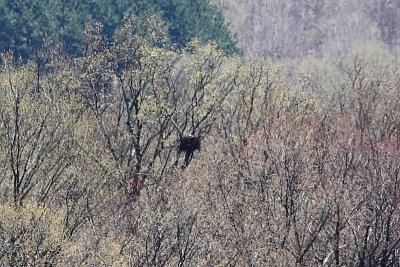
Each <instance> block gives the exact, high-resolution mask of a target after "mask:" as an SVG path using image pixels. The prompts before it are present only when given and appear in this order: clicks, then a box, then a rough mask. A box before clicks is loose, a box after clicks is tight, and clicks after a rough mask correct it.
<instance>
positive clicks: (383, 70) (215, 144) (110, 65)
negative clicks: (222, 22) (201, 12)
mask: <svg viewBox="0 0 400 267" xmlns="http://www.w3.org/2000/svg"><path fill="white" fill-rule="evenodd" d="M138 25H139V26H140V25H147V28H146V31H140V32H141V34H138V31H137V28H135V27H138ZM140 27H142V26H140ZM101 32H102V31H101V25H100V24H95V25H93V26H91V27H88V28H87V29H86V31H85V38H84V49H85V53H84V56H83V57H80V58H70V57H68V56H67V55H64V54H63V53H62V52H60V48H59V47H57V46H48V47H47V48H46V49H44V50H43V51H42V52H41V53H38V56H37V58H36V59H33V60H32V61H29V62H28V63H26V64H19V63H18V62H15V60H14V56H13V55H12V54H8V53H5V54H2V57H1V71H0V90H1V94H0V124H1V127H0V138H1V142H0V243H1V244H2V246H0V262H1V265H6V266H296V265H297V266H397V265H399V264H400V262H399V255H398V253H399V252H398V251H399V242H400V235H399V233H400V232H399V231H400V229H399V227H400V223H399V222H400V212H399V196H398V194H399V193H398V192H399V168H400V167H399V166H400V153H399V144H400V105H399V100H400V95H399V91H398V86H399V84H400V80H399V77H400V76H399V74H398V66H399V65H398V64H397V63H395V62H392V61H391V60H390V57H388V58H386V59H385V60H381V58H380V59H379V58H378V59H376V60H370V58H371V57H369V56H368V57H364V56H363V55H361V54H358V55H356V54H355V55H353V56H349V57H347V58H343V59H342V60H339V61H338V62H336V63H335V64H326V63H322V62H304V63H303V65H301V64H300V65H298V66H289V65H277V64H274V63H271V62H269V61H266V60H250V61H244V60H242V59H241V58H238V57H231V56H226V55H225V54H224V53H223V52H221V51H219V50H218V49H217V48H216V45H215V44H212V43H211V44H208V45H206V46H201V45H199V43H198V42H196V41H193V42H191V43H190V44H189V45H188V47H187V48H185V49H184V50H182V51H181V52H172V51H169V50H166V49H163V46H162V44H163V42H164V40H165V38H166V37H165V36H166V32H165V30H163V27H161V26H160V25H157V23H155V21H153V20H152V18H151V17H148V21H143V20H142V21H136V20H135V19H127V20H126V21H125V22H124V24H123V27H121V28H120V29H119V30H118V31H117V32H116V33H115V35H114V37H113V43H112V45H111V46H110V45H109V43H108V42H107V41H106V37H105V36H103V35H102V34H101ZM302 66H307V69H306V68H302ZM189 135H190V136H195V137H199V138H200V140H201V143H202V144H201V151H195V152H194V157H193V159H192V160H191V161H190V162H189V164H186V165H187V166H184V168H183V169H182V168H181V166H182V165H184V162H183V161H184V159H183V156H182V155H179V154H178V153H177V150H178V147H179V141H180V140H181V138H182V136H189ZM179 156H180V157H179ZM176 161H178V164H176Z"/></svg>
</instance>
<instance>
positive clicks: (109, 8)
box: [0, 0, 239, 58]
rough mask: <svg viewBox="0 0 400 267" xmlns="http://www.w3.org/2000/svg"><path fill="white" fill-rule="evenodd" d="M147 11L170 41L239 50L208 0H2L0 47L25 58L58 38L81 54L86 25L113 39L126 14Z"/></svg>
mask: <svg viewBox="0 0 400 267" xmlns="http://www.w3.org/2000/svg"><path fill="white" fill-rule="evenodd" d="M143 13H148V14H151V15H155V16H157V17H158V18H159V19H160V20H162V21H164V22H165V23H166V25H167V27H168V33H169V39H170V42H171V44H173V45H176V46H178V47H181V48H182V47H184V46H185V45H186V44H187V43H188V42H189V41H190V40H191V39H193V38H198V39H199V40H200V41H201V42H203V43H204V42H207V41H212V40H214V41H216V42H217V43H218V45H219V47H220V48H221V49H224V50H225V51H227V52H229V53H236V52H238V51H239V50H238V48H237V47H236V44H235V42H234V41H233V39H232V37H231V35H230V32H229V30H228V28H227V26H226V25H225V23H224V18H223V16H222V14H221V12H220V11H219V10H218V9H217V8H216V7H215V6H213V5H211V4H210V3H209V1H208V0H195V1H184V0H163V1H159V0H138V1H136V0H135V1H132V0H116V1H109V0H90V1H80V0H66V1H64V0H54V1H46V0H32V1H26V0H23V1H19V0H18V1H17V0H2V1H0V14H1V16H0V25H2V28H1V31H0V51H8V50H12V51H13V52H14V53H15V54H16V55H20V56H22V57H23V58H29V57H31V56H32V53H34V52H35V51H36V50H37V49H39V48H40V47H41V46H42V45H43V43H44V42H45V41H49V40H51V41H53V42H54V41H56V42H61V43H62V44H63V46H64V47H65V49H66V51H67V52H68V53H70V54H72V55H81V54H82V50H81V49H80V48H81V44H82V38H83V31H84V29H85V26H86V25H87V24H90V23H95V22H100V23H102V24H103V25H104V28H103V31H104V33H105V34H106V35H107V36H108V37H111V36H112V34H113V33H114V31H115V29H116V28H117V27H118V26H120V25H121V22H122V20H123V18H124V16H126V15H129V16H132V15H134V16H138V15H142V14H143Z"/></svg>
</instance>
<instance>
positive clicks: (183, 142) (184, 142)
mask: <svg viewBox="0 0 400 267" xmlns="http://www.w3.org/2000/svg"><path fill="white" fill-rule="evenodd" d="M200 147H201V141H200V137H195V136H182V137H181V138H180V140H179V146H178V154H180V153H183V152H184V153H185V160H184V162H183V167H187V166H188V165H189V163H190V161H191V160H192V158H193V153H194V151H196V150H199V151H200Z"/></svg>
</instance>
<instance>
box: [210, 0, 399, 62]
mask: <svg viewBox="0 0 400 267" xmlns="http://www.w3.org/2000/svg"><path fill="white" fill-rule="evenodd" d="M213 2H214V3H215V4H216V5H217V6H218V7H219V8H220V9H221V10H222V11H223V13H224V15H225V17H226V19H227V21H228V24H229V25H230V29H231V30H232V31H233V32H234V33H236V36H237V39H238V42H239V45H240V46H241V47H242V48H243V49H244V50H245V51H246V52H247V53H248V54H262V55H265V56H268V57H271V58H275V59H277V58H298V57H304V56H309V55H312V56H317V57H324V58H333V59H335V58H336V57H338V56H343V55H346V54H347V53H348V52H349V51H351V50H352V49H353V48H354V47H356V46H361V45H366V44H367V45H368V44H370V45H374V46H380V47H382V46H383V47H384V48H385V49H387V50H389V51H391V52H397V51H398V49H399V45H400V4H399V2H398V1H386V0H379V1H374V0H367V1H361V0H356V1H353V0H328V1H319V0H284V1H280V0H254V1H243V0H214V1H213Z"/></svg>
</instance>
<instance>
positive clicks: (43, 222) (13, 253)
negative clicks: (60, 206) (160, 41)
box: [0, 203, 66, 266]
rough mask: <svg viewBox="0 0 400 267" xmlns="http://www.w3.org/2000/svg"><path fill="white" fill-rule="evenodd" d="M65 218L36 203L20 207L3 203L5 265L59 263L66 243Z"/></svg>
mask: <svg viewBox="0 0 400 267" xmlns="http://www.w3.org/2000/svg"><path fill="white" fill-rule="evenodd" d="M62 218H63V217H62V214H60V213H58V212H54V211H52V210H50V208H43V207H40V206H38V205H36V204H34V203H28V204H27V205H25V206H24V207H19V208H16V207H14V206H12V205H9V204H7V203H5V204H4V203H3V204H0V229H1V231H0V243H1V246H0V262H1V265H2V266H49V265H56V264H57V262H58V260H59V258H60V256H61V254H62V248H63V246H65V245H66V242H65V240H64V238H63V221H62Z"/></svg>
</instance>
